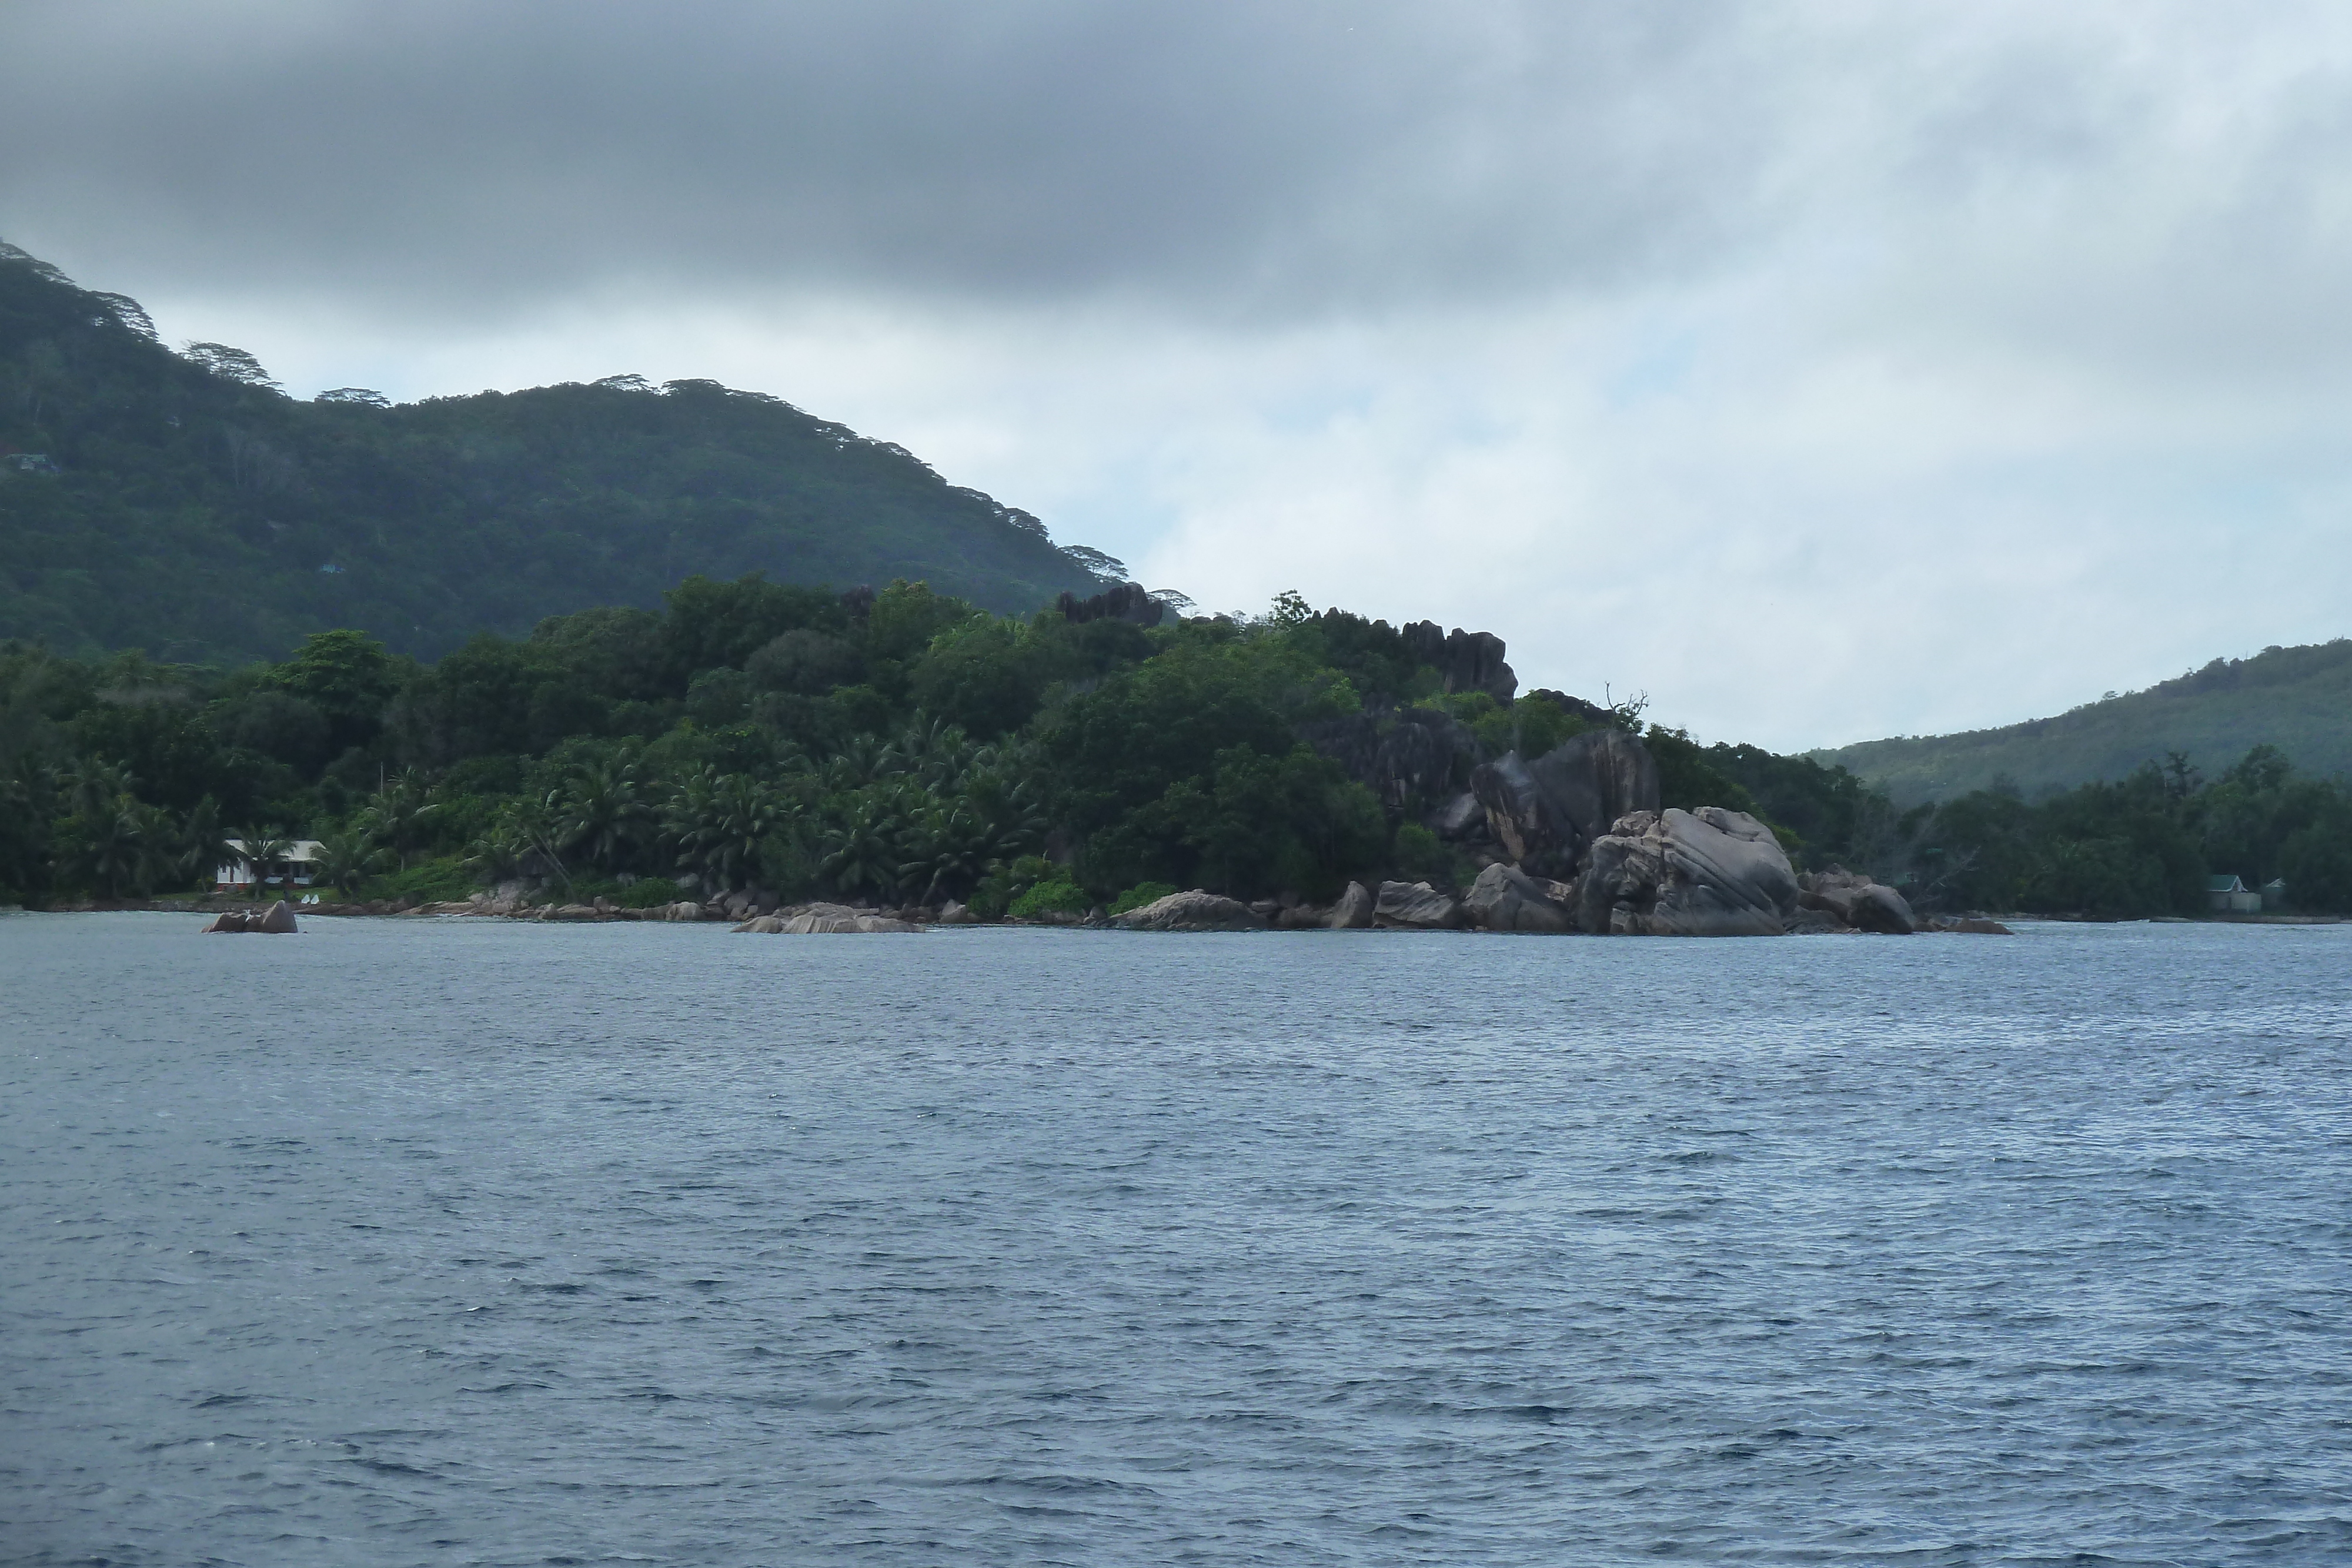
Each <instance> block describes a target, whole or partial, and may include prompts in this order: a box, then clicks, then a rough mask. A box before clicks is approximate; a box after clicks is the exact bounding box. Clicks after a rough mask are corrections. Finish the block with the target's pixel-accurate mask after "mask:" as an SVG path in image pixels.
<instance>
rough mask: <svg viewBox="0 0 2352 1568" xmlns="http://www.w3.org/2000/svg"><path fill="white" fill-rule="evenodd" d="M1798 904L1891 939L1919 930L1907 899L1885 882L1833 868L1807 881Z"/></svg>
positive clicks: (1858, 929)
mask: <svg viewBox="0 0 2352 1568" xmlns="http://www.w3.org/2000/svg"><path fill="white" fill-rule="evenodd" d="M1797 901H1798V902H1799V903H1800V904H1803V905H1804V906H1805V907H1806V908H1808V909H1818V910H1822V911H1824V912H1826V913H1828V914H1831V915H1835V916H1837V917H1838V919H1840V920H1842V921H1843V922H1844V923H1845V924H1846V925H1851V926H1853V928H1854V929H1855V930H1857V931H1875V932H1878V933H1880V934H1881V935H1884V936H1910V935H1912V934H1913V933H1914V932H1916V931H1917V930H1918V929H1919V917H1918V916H1917V915H1914V914H1912V913H1911V905H1910V904H1909V902H1908V901H1906V899H1905V898H1904V896H1903V895H1902V894H1899V893H1897V892H1895V890H1894V889H1893V888H1891V887H1888V886H1886V885H1885V883H1877V882H1873V881H1872V880H1871V879H1870V878H1869V877H1867V876H1864V875H1862V874H1861V873H1857V872H1850V871H1848V870H1846V869H1845V868H1844V867H1843V866H1838V865H1833V866H1832V867H1830V868H1829V869H1828V870H1827V871H1822V872H1816V873H1813V874H1812V875H1811V876H1810V877H1808V878H1806V879H1805V882H1804V888H1803V891H1802V892H1801V893H1800V894H1798V895H1797Z"/></svg>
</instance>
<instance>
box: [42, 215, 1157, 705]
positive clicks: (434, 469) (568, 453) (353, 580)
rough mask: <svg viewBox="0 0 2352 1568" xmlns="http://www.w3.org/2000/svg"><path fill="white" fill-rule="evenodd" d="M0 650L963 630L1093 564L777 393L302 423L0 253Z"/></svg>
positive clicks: (364, 407) (337, 399) (548, 390)
mask: <svg viewBox="0 0 2352 1568" xmlns="http://www.w3.org/2000/svg"><path fill="white" fill-rule="evenodd" d="M0 462H5V465H6V466H5V474H7V475H8V476H15V477H32V478H38V479H39V480H41V481H42V482H40V483H34V484H15V485H10V486H7V487H6V489H5V491H0V513H5V516H0V523H5V528H0V637H19V638H27V639H37V640H39V641H41V642H43V643H45V644H47V646H49V647H51V648H53V649H56V650H57V651H58V652H60V653H94V652H98V651H100V650H105V649H113V648H121V647H127V646H133V645H136V646H139V647H142V648H145V649H147V650H148V651H149V652H150V653H153V654H154V655H155V656H157V657H159V658H163V659H167V660H172V661H175V662H194V663H216V662H223V661H228V662H235V661H242V660H248V659H257V658H268V657H277V656H281V655H283V654H284V653H286V652H287V650H289V648H291V647H292V646H293V645H294V644H295V643H298V642H299V641H300V639H301V638H302V637H303V636H305V635H307V634H309V633H310V632H318V631H323V630H326V629H329V628H331V627H341V626H347V627H353V628H357V629H360V630H363V631H365V632H368V633H369V634H370V635H372V636H374V637H376V638H379V639H381V640H382V641H383V643H384V644H385V645H386V646H387V647H389V648H391V649H393V650H394V651H396V652H399V653H408V654H414V655H416V656H418V657H425V658H430V657H433V656H435V655H437V654H439V653H443V652H446V650H448V649H450V648H453V647H455V646H457V644H458V643H461V642H463V641H464V640H465V639H466V638H467V637H469V636H471V635H473V634H474V633H475V632H482V631H493V632H507V633H510V634H520V633H522V632H528V631H529V630H530V628H531V627H532V626H533V625H534V624H536V623H537V622H539V621H540V620H541V619H542V618H544V617H546V616H549V615H553V614H560V613H562V612H568V611H573V610H578V609H581V608H583V607H585V606H588V605H597V604H614V605H637V606H648V607H649V606H652V605H656V604H657V603H659V602H660V595H661V591H663V590H664V589H667V588H668V587H671V586H672V585H674V584H676V583H677V582H678V581H679V580H682V579H684V578H687V577H689V576H694V575H697V574H705V575H712V576H719V577H726V578H732V577H737V576H740V575H741V574H743V573H745V572H748V571H765V572H767V573H768V574H770V575H771V576H772V577H774V578H776V579H778V580H785V581H795V582H835V583H841V584H845V585H846V584H851V583H881V582H887V581H889V580H892V579H895V578H908V579H910V580H928V581H929V582H930V583H932V584H933V585H934V586H935V587H937V588H938V589H940V591H942V592H948V593H953V594H957V595H959V596H961V597H964V598H967V599H969V600H971V601H972V602H973V603H975V604H978V605H982V606H984V607H986V608H988V609H992V610H999V611H1006V612H1011V611H1018V610H1028V609H1034V607H1036V606H1037V605H1039V604H1042V603H1045V602H1047V601H1050V600H1052V599H1053V598H1054V597H1055V595H1056V594H1058V593H1061V592H1064V591H1075V592H1076V593H1078V594H1080V595H1081V596H1084V595H1086V594H1090V593H1093V592H1096V591H1099V590H1100V589H1101V587H1102V586H1104V583H1105V582H1106V581H1110V580H1117V579H1118V577H1119V576H1121V575H1122V574H1123V570H1124V569H1123V568H1121V567H1120V566H1119V564H1118V562H1117V561H1115V560H1112V559H1110V558H1108V557H1107V556H1104V555H1101V554H1100V553H1098V552H1096V551H1091V550H1086V549H1076V550H1071V549H1061V548H1059V547H1057V546H1055V544H1054V542H1053V541H1052V540H1051V539H1050V538H1048V537H1047V535H1046V531H1045V527H1044V525H1043V524H1041V523H1040V522H1039V521H1038V520H1037V519H1036V518H1035V517H1032V516H1030V515H1029V514H1028V513H1026V512H1023V511H1020V510H1017V509H1016V508H1013V507H1005V506H1003V505H1000V504H999V503H997V502H996V501H994V500H992V499H991V498H990V497H987V496H984V495H982V494H981V493H980V492H978V491H976V490H971V489H964V488H961V487H958V486H952V485H950V484H949V483H948V482H947V481H946V480H944V479H942V478H941V477H940V476H939V475H938V474H936V473H934V472H933V471H932V470H931V469H930V468H929V467H928V466H927V465H924V464H923V463H922V462H921V461H920V460H919V459H918V458H916V457H915V456H914V455H911V454H909V453H908V452H906V451H905V450H903V449H902V448H900V447H898V446H895V445H892V444H888V443H887V442H879V441H874V440H869V439H866V438H865V437H862V436H859V435H857V434H856V433H855V432H853V431H850V430H848V429H846V428H845V427H843V426H841V425H838V424H834V423H827V422H826V421H824V420H821V419H818V418H815V417H814V416H812V415H809V414H807V413H803V412H802V411H800V410H799V409H796V408H794V407H793V406H792V405H791V404H789V403H786V402H782V401H781V400H779V399H776V398H773V397H770V396H767V395H765V394H763V393H759V392H738V391H734V390H732V389H730V388H727V387H723V386H720V385H719V384H718V383H717V382H708V381H679V382H670V383H668V384H667V385H666V386H660V387H656V386H652V385H649V384H647V383H646V382H644V381H643V380H641V379H640V378H637V377H635V376H627V375H620V376H613V377H609V378H607V379H605V380H604V381H600V382H594V383H593V384H572V385H563V386H551V387H538V388H533V389H531V390H530V391H526V392H513V393H501V392H482V393H479V394H477V395H474V396H467V397H443V398H430V399H426V400H425V401H423V402H415V403H409V404H404V405H401V406H397V407H395V406H391V405H389V404H388V403H387V402H386V400H385V399H383V397H382V396H380V395H378V394H376V393H373V392H369V391H367V390H365V389H361V388H346V389H341V390H339V391H335V392H325V393H322V394H320V396H319V397H318V398H316V399H314V400H311V401H309V402H303V401H299V400H297V399H294V398H290V397H289V396H287V395H286V394H285V393H284V392H282V391H281V390H280V389H279V388H278V386H277V385H276V383H275V382H272V381H271V379H270V378H269V376H268V372H267V371H266V370H265V369H264V368H263V367H262V366H261V365H259V364H258V363H257V362H256V361H255V360H254V358H253V357H252V356H251V355H249V354H247V353H245V352H243V351H241V350H236V349H234V348H231V347H228V346H226V345H223V344H218V343H199V344H194V345H191V346H190V347H189V348H188V349H187V350H186V351H185V352H183V353H174V352H173V351H172V350H169V349H167V348H165V347H164V346H163V345H162V344H161V343H159V342H158V341H157V340H156V338H155V331H154V328H153V326H152V323H151V322H150V321H149V319H148V318H147V314H146V312H145V311H144V310H143V309H142V308H141V307H140V306H139V304H138V303H137V302H136V301H135V300H131V299H129V298H124V297H122V296H121V295H117V294H106V293H100V292H95V291H92V290H89V289H85V288H81V287H77V286H75V285H74V284H73V283H72V282H70V281H68V279H67V278H66V277H63V276H62V275H61V274H59V273H58V271H57V270H56V269H55V268H53V267H49V266H47V265H46V264H45V263H42V262H40V261H38V260H37V259H36V258H34V257H32V256H27V255H26V254H25V253H24V252H23V251H21V250H17V249H16V248H15V247H13V246H10V247H5V248H0Z"/></svg>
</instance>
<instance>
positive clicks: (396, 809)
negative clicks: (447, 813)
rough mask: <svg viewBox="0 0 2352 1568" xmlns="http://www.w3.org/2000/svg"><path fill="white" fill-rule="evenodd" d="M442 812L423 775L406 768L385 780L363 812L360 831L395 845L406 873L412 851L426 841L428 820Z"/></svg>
mask: <svg viewBox="0 0 2352 1568" xmlns="http://www.w3.org/2000/svg"><path fill="white" fill-rule="evenodd" d="M440 809H441V806H440V802H438V801H436V800H434V799H433V798H432V792H431V791H430V790H429V789H426V788H425V779H424V778H423V776H421V775H420V774H419V773H418V772H417V771H416V769H415V768H402V769H401V770H400V771H399V772H397V773H395V774H394V775H393V776H392V777H391V778H389V779H385V780H384V782H383V787H382V788H381V789H377V790H376V792H375V798H374V799H373V800H371V801H369V802H368V806H367V809H366V810H364V811H362V812H361V813H360V821H359V825H360V831H362V832H364V833H366V834H368V835H369V836H370V837H371V838H373V839H375V840H376V841H379V842H381V843H385V844H389V845H391V846H392V848H393V850H394V852H395V853H397V854H398V855H399V856H400V863H401V867H402V869H403V870H405V869H406V868H407V865H408V852H409V851H411V850H412V849H415V847H416V846H417V845H418V844H419V843H422V842H423V841H424V839H425V827H426V826H427V819H428V818H430V817H431V816H432V814H433V813H434V812H436V811H438V810H440Z"/></svg>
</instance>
